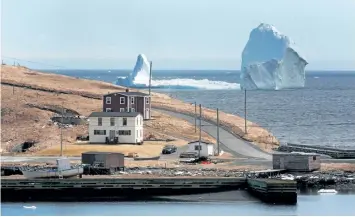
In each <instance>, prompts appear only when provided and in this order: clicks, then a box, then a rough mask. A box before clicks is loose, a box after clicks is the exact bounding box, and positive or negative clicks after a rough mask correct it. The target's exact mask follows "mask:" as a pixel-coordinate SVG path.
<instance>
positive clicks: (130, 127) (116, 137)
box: [89, 112, 143, 144]
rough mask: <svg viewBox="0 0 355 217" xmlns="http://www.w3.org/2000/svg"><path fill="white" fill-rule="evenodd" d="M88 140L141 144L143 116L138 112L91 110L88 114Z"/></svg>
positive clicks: (93, 141)
mask: <svg viewBox="0 0 355 217" xmlns="http://www.w3.org/2000/svg"><path fill="white" fill-rule="evenodd" d="M89 142H90V143H101V144H102V143H106V144H120V143H121V144H122V143H123V144H142V143H143V116H142V115H141V114H140V113H139V112H93V113H91V114H90V115H89Z"/></svg>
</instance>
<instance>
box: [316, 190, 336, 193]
mask: <svg viewBox="0 0 355 217" xmlns="http://www.w3.org/2000/svg"><path fill="white" fill-rule="evenodd" d="M318 193H319V194H326V193H330V194H336V193H338V191H337V190H335V189H320V190H319V191H318Z"/></svg>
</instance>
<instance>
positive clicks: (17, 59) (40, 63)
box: [1, 56, 68, 69]
mask: <svg viewBox="0 0 355 217" xmlns="http://www.w3.org/2000/svg"><path fill="white" fill-rule="evenodd" d="M1 57H2V58H5V59H11V60H16V61H22V62H28V63H35V64H39V65H46V66H51V67H56V68H62V69H68V68H66V67H63V66H58V65H52V64H48V63H43V62H37V61H31V60H24V59H19V58H15V57H8V56H1Z"/></svg>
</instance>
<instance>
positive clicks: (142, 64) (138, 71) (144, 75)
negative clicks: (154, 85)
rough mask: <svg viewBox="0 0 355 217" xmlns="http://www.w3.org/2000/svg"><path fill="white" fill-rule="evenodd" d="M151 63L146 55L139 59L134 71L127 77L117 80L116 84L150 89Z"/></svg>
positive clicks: (140, 56)
mask: <svg viewBox="0 0 355 217" xmlns="http://www.w3.org/2000/svg"><path fill="white" fill-rule="evenodd" d="M149 76H150V63H149V61H148V59H147V57H146V56H145V55H144V54H139V55H138V57H137V61H136V65H135V66H134V69H133V71H132V72H131V73H129V75H128V76H127V77H120V78H117V81H116V84H117V85H121V86H126V87H148V86H149Z"/></svg>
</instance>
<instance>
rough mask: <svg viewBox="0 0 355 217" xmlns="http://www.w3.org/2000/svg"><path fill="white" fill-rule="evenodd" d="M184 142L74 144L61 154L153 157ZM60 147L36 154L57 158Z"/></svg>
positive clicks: (66, 147) (69, 145) (184, 143)
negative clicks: (101, 153)
mask: <svg viewBox="0 0 355 217" xmlns="http://www.w3.org/2000/svg"><path fill="white" fill-rule="evenodd" d="M186 143H187V142H186V141H184V140H177V141H174V142H157V141H154V142H153V141H146V142H144V144H143V145H126V144H120V145H105V144H102V145H100V144H95V145H91V144H87V143H74V144H68V145H66V146H64V147H63V154H64V155H65V156H68V157H71V156H81V153H83V152H88V151H103V152H119V153H122V154H124V155H126V156H127V155H128V153H129V152H135V153H137V154H138V156H139V157H154V156H159V155H160V153H161V150H162V148H163V147H164V146H165V145H166V144H174V145H176V146H183V145H186ZM59 154H60V146H59V145H55V146H52V147H50V148H46V149H43V150H41V151H39V152H37V153H36V155H39V156H59Z"/></svg>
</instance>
